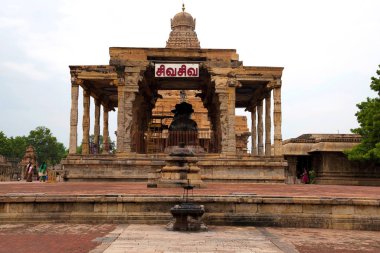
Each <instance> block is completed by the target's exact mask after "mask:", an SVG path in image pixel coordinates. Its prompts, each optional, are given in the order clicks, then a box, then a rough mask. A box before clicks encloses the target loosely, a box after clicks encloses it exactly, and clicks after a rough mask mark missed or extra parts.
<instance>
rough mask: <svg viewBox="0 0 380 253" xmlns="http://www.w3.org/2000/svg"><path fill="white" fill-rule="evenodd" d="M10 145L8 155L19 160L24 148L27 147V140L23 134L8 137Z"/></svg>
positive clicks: (23, 153)
mask: <svg viewBox="0 0 380 253" xmlns="http://www.w3.org/2000/svg"><path fill="white" fill-rule="evenodd" d="M8 140H9V143H10V147H11V154H10V155H9V157H12V158H17V159H19V160H21V159H22V158H23V156H24V155H25V150H26V148H27V147H28V140H27V138H26V137H25V136H16V137H11V138H9V139H8Z"/></svg>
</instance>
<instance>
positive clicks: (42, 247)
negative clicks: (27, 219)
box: [0, 223, 380, 253]
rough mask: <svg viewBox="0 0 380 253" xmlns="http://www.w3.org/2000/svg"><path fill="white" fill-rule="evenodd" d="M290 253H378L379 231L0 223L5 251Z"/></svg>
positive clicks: (0, 251) (1, 245)
mask: <svg viewBox="0 0 380 253" xmlns="http://www.w3.org/2000/svg"><path fill="white" fill-rule="evenodd" d="M26 252H27V253H66V252H67V253H85V252H91V253H114V252H128V253H129V252H139V253H140V252H142V253H144V252H155V253H156V252H161V253H163V252H165V253H166V252H216V253H221V252H257V253H261V252H262V253H267V252H286V253H297V252H300V253H379V252H380V232H375V231H353V230H335V229H310V228H264V227H259V228H255V227H232V226H231V227H230V226H210V227H209V231H208V232H200V233H182V232H171V231H167V230H166V229H165V226H163V225H127V224H119V225H115V224H101V225H95V224H52V223H50V224H47V223H40V224H0V253H26Z"/></svg>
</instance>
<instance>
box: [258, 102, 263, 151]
mask: <svg viewBox="0 0 380 253" xmlns="http://www.w3.org/2000/svg"><path fill="white" fill-rule="evenodd" d="M257 142H258V145H257V154H258V155H264V145H263V101H262V100H260V101H258V102H257Z"/></svg>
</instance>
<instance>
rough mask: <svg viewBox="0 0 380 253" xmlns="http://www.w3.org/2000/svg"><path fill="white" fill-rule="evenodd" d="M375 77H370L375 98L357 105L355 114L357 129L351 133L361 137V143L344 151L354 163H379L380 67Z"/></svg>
mask: <svg viewBox="0 0 380 253" xmlns="http://www.w3.org/2000/svg"><path fill="white" fill-rule="evenodd" d="M376 73H377V77H372V78H371V80H372V82H371V85H370V87H371V89H372V90H373V91H375V92H377V94H378V96H377V97H375V98H367V100H366V101H364V102H361V103H360V104H357V105H356V106H357V107H358V108H359V111H358V112H357V113H356V114H355V115H356V117H357V120H358V122H359V125H360V126H359V127H358V128H355V129H352V130H351V131H352V132H353V133H356V134H360V135H361V136H362V141H361V143H360V144H359V145H358V146H356V147H354V148H353V149H351V150H349V151H346V154H347V155H348V159H350V160H356V161H373V162H377V163H378V162H380V65H379V70H377V71H376Z"/></svg>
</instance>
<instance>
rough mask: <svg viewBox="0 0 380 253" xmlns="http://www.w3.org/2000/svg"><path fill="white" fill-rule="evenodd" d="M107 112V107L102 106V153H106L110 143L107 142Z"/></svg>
mask: <svg viewBox="0 0 380 253" xmlns="http://www.w3.org/2000/svg"><path fill="white" fill-rule="evenodd" d="M108 112H109V109H108V107H107V106H103V154H108V153H109V150H110V143H109V142H108V138H109V132H108Z"/></svg>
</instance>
